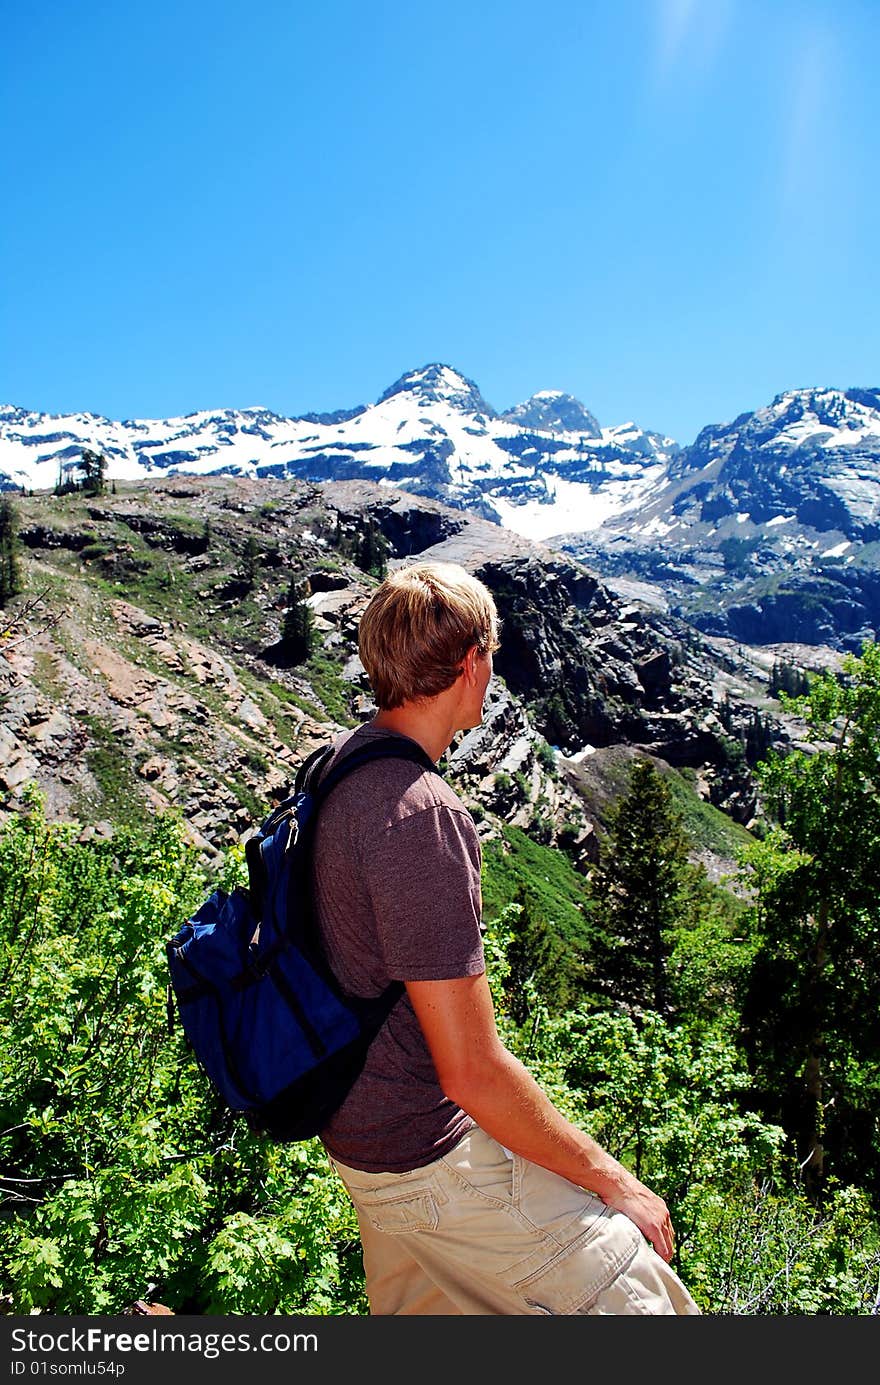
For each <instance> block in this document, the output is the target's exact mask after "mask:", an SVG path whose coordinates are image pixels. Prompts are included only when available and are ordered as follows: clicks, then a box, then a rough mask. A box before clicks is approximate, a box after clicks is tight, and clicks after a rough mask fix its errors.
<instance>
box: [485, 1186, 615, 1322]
mask: <svg viewBox="0 0 880 1385" xmlns="http://www.w3.org/2000/svg"><path fill="white" fill-rule="evenodd" d="M641 1239H642V1237H641V1232H640V1231H639V1229H638V1227H637V1226H636V1225H635V1224H634V1223H633V1222H631V1221H630V1219H629V1217H627V1216H624V1214H623V1213H622V1212H615V1211H612V1209H611V1208H608V1207H605V1210H604V1211H603V1212H601V1213H600V1214H599V1215H598V1216H597V1217H596V1218H595V1221H594V1222H593V1224H592V1225H591V1226H590V1227H588V1229H587V1230H586V1231H584V1232H582V1233H581V1235H580V1236H578V1237H577V1239H576V1240H574V1241H572V1242H571V1244H570V1245H568V1246H565V1247H563V1248H562V1249H561V1250H559V1251H558V1253H557V1254H556V1255H554V1256H553V1257H552V1259H549V1260H548V1261H547V1262H546V1263H545V1264H544V1265H542V1266H541V1268H540V1269H538V1270H535V1271H533V1272H532V1273H530V1274H529V1275H528V1276H527V1277H525V1278H523V1279H519V1280H517V1281H516V1282H515V1283H513V1284H512V1285H511V1288H512V1289H514V1290H515V1291H516V1292H517V1293H518V1294H519V1295H520V1296H521V1297H522V1298H523V1299H524V1301H525V1302H526V1303H527V1304H528V1306H529V1308H530V1309H531V1311H532V1312H534V1313H548V1314H554V1315H557V1314H558V1315H566V1316H567V1315H572V1314H576V1313H587V1312H588V1311H589V1307H590V1304H591V1303H593V1302H594V1301H595V1300H596V1299H597V1298H598V1296H599V1295H600V1294H601V1293H603V1292H604V1290H606V1289H607V1288H608V1286H609V1285H610V1284H612V1283H613V1281H614V1280H615V1279H616V1278H617V1276H618V1275H619V1274H622V1273H624V1272H625V1270H626V1269H627V1268H628V1267H629V1265H630V1264H631V1263H632V1261H633V1259H634V1258H635V1255H636V1252H637V1251H638V1248H639V1246H640V1244H641Z"/></svg>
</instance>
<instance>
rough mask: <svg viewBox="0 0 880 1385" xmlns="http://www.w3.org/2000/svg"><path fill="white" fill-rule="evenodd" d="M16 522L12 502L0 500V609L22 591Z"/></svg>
mask: <svg viewBox="0 0 880 1385" xmlns="http://www.w3.org/2000/svg"><path fill="white" fill-rule="evenodd" d="M19 551H20V541H19V538H18V522H17V519H16V514H15V510H14V508H13V505H12V501H11V500H9V499H8V497H7V496H3V497H2V498H0V607H2V606H5V605H6V603H7V601H10V600H11V599H12V597H13V596H18V594H19V592H20V591H22V590H23V589H24V579H23V577H22V572H21V563H20V561H19Z"/></svg>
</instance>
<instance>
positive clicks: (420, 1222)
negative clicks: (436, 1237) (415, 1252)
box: [356, 1188, 439, 1236]
mask: <svg viewBox="0 0 880 1385" xmlns="http://www.w3.org/2000/svg"><path fill="white" fill-rule="evenodd" d="M356 1205H357V1208H358V1211H359V1212H361V1213H363V1215H364V1216H365V1217H367V1218H368V1219H369V1221H370V1223H371V1224H372V1225H373V1226H374V1227H375V1228H376V1230H377V1231H384V1232H385V1233H386V1235H389V1236H400V1235H403V1234H404V1233H405V1232H408V1231H436V1229H437V1224H438V1221H439V1213H438V1210H437V1201H436V1199H435V1198H434V1196H433V1194H432V1193H431V1192H430V1191H429V1190H428V1189H425V1188H422V1189H420V1190H419V1191H418V1192H416V1191H412V1192H408V1193H400V1192H398V1193H396V1194H394V1195H389V1194H386V1195H384V1196H383V1195H382V1194H381V1193H375V1192H365V1191H364V1190H363V1189H360V1188H359V1189H358V1190H357V1197H356Z"/></svg>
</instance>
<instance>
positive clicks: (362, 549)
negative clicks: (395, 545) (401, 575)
mask: <svg viewBox="0 0 880 1385" xmlns="http://www.w3.org/2000/svg"><path fill="white" fill-rule="evenodd" d="M355 562H356V563H357V565H358V567H359V568H360V569H361V572H368V573H370V574H371V575H372V576H373V577H378V578H379V580H380V581H382V580H384V578H385V577H386V576H387V574H388V540H387V539H386V538H385V535H384V534H383V533H382V530H381V529H380V528H379V526H378V524H377V523H376V521H375V520H374V519H373V517H372V515H370V516H369V517H368V519H367V520H366V522H365V523H364V524H363V526H362V528H361V532H360V535H359V536H358V541H357V548H356V550H355Z"/></svg>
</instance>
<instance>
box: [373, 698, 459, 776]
mask: <svg viewBox="0 0 880 1385" xmlns="http://www.w3.org/2000/svg"><path fill="white" fill-rule="evenodd" d="M371 725H373V726H376V727H378V728H379V730H382V731H396V732H398V734H399V735H401V736H409V738H410V740H411V741H416V742H418V744H419V745H420V746H421V747H422V749H423V750H425V751H427V753H428V754H429V755H430V757H431V759H432V760H433V761H434V763H435V764H437V763H438V761H439V760H440V757H441V756H442V755H443V753H444V751H445V750H447V749H448V747H449V746H450V745H451V743H452V738H453V736H454V735H455V731H454V730H450V729H449V728H448V726H447V723H446V719H445V718H442V717H438V715H437V708H436V705H430V704H426V705H424V706H423V705H422V704H421V703H412V702H407V703H404V705H403V706H402V707H394V708H392V709H391V710H390V711H387V710H386V711H380V712H377V713H376V715H375V716H374V717H373V720H372V723H371Z"/></svg>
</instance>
